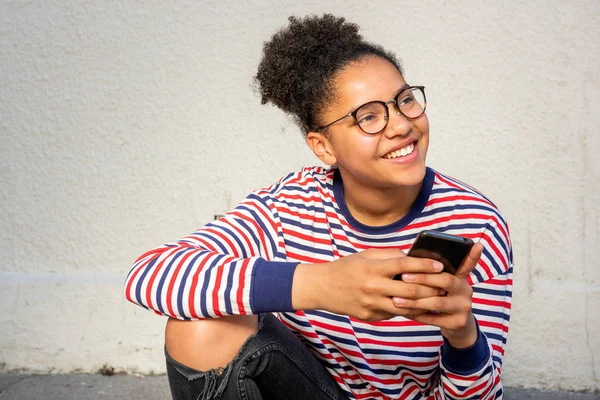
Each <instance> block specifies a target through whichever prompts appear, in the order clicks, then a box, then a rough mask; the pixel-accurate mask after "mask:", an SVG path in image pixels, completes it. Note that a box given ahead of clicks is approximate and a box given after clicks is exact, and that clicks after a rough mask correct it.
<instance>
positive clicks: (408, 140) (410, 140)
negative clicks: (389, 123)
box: [380, 138, 419, 161]
mask: <svg viewBox="0 0 600 400" xmlns="http://www.w3.org/2000/svg"><path fill="white" fill-rule="evenodd" d="M411 143H413V144H414V145H415V149H414V150H413V152H412V153H410V154H409V155H407V156H405V157H398V158H390V159H387V158H383V156H385V155H386V154H389V153H391V152H393V151H396V150H400V149H401V148H403V147H406V146H408V145H409V144H411ZM418 143H419V140H418V139H415V138H412V139H407V140H405V141H404V142H402V143H400V144H398V145H396V146H394V147H392V148H391V149H388V150H387V151H386V152H385V153H383V154H382V155H381V157H380V158H382V159H384V160H386V161H397V160H399V159H404V158H411V156H412V155H413V154H414V153H415V152H416V151H417V150H418V149H419V147H418V146H417V145H418Z"/></svg>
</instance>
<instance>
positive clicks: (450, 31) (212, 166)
mask: <svg viewBox="0 0 600 400" xmlns="http://www.w3.org/2000/svg"><path fill="white" fill-rule="evenodd" d="M66 3H69V4H66ZM125 3H126V4H123V2H120V1H105V0H94V1H85V2H84V1H81V2H63V1H59V0H54V1H41V0H37V1H25V0H23V1H17V0H14V1H8V0H4V1H0V82H1V89H0V134H1V135H2V136H1V138H2V142H1V143H2V147H1V151H2V152H1V161H0V165H1V174H2V175H1V176H2V181H1V183H2V186H1V192H0V196H1V197H0V199H1V203H0V207H1V219H0V260H1V261H0V304H1V305H2V313H1V314H0V365H1V366H2V367H3V368H5V369H23V370H28V371H53V372H59V371H73V370H82V371H95V370H96V369H98V368H99V367H100V366H101V365H102V364H105V363H106V364H109V365H112V366H114V367H117V368H123V369H127V370H130V371H140V372H144V373H148V372H150V371H154V372H162V371H164V367H163V359H162V354H161V353H162V329H163V326H164V322H165V320H164V319H163V318H161V317H157V316H155V315H153V314H151V313H149V312H146V311H144V310H142V309H140V308H138V307H135V306H133V305H130V304H127V303H126V302H125V300H124V296H123V295H122V292H123V289H122V283H123V280H124V277H125V274H126V273H127V272H128V269H129V267H130V265H131V263H132V261H133V260H134V259H135V258H136V257H137V256H138V255H139V254H141V253H142V252H144V251H146V250H148V249H150V248H151V247H154V246H156V245H159V244H161V243H164V242H166V241H170V240H173V239H177V238H179V237H180V236H182V235H184V234H187V233H189V232H191V231H192V230H194V229H195V228H197V227H199V226H200V225H202V224H203V223H205V222H207V221H209V220H210V219H211V218H212V215H213V214H215V213H221V212H223V211H226V210H228V209H229V208H231V207H232V206H234V205H235V204H236V203H237V201H239V200H240V199H242V198H243V197H244V196H245V195H246V194H247V193H248V192H250V191H251V190H253V189H256V188H258V187H261V186H263V185H267V184H270V183H272V182H273V181H274V180H275V179H277V178H278V177H280V176H281V175H283V174H285V173H287V172H290V171H292V170H295V169H297V168H298V167H300V166H302V165H305V164H312V163H315V162H316V158H314V156H313V155H312V154H311V153H310V152H309V150H308V148H307V147H306V146H305V144H304V143H303V142H302V140H301V136H300V134H299V133H298V132H297V130H296V128H295V127H294V126H293V125H292V124H291V122H290V121H289V120H288V119H287V118H286V117H284V116H283V115H282V114H281V113H280V112H279V111H278V110H276V109H274V108H270V107H264V106H261V105H260V101H259V99H258V97H257V96H256V95H254V93H253V92H252V89H251V80H252V76H253V74H254V73H255V69H256V66H257V64H258V60H259V57H260V52H261V46H262V42H263V41H265V40H267V39H268V38H269V36H270V35H271V34H272V33H273V32H274V30H275V29H276V28H278V27H279V26H281V25H283V24H285V22H286V17H287V16H288V15H290V14H299V15H304V14H306V13H322V12H333V13H335V14H339V15H345V16H347V17H348V18H349V19H350V20H352V21H357V22H359V23H360V24H361V26H362V28H363V30H362V32H363V34H364V35H365V36H366V37H367V38H369V39H371V40H373V41H375V42H378V43H382V44H384V45H385V46H386V47H388V48H389V49H391V50H393V51H396V52H397V53H398V55H399V56H400V57H401V58H402V59H403V60H404V66H405V70H406V77H407V79H408V80H409V82H411V83H414V84H424V85H426V86H427V93H428V98H429V116H430V119H431V123H432V129H431V136H432V137H431V146H430V155H429V164H430V165H431V166H433V167H435V168H437V169H439V170H440V171H443V172H446V173H449V174H451V175H454V176H456V177H458V178H460V179H462V180H465V181H467V182H469V183H471V184H473V185H474V186H476V187H478V188H479V189H480V190H482V191H483V192H484V193H486V194H487V195H488V196H490V197H491V198H492V199H493V200H494V201H495V202H496V203H497V204H498V205H499V207H500V208H501V210H502V211H503V212H504V214H505V215H506V216H507V218H508V221H509V224H510V227H511V232H512V237H513V241H514V249H515V260H516V266H515V292H514V309H513V311H514V312H513V318H512V323H511V332H510V334H509V345H508V349H507V354H506V358H505V364H504V369H503V373H504V376H505V382H506V383H507V384H508V385H524V386H531V387H540V386H544V387H549V388H558V387H560V388H567V389H600V312H599V311H598V309H599V308H600V262H599V261H598V249H599V248H600V233H599V231H600V182H599V174H600V168H599V167H600V165H599V158H600V157H599V156H598V154H599V153H600V141H599V135H600V132H599V130H598V127H599V126H600V111H599V110H600V74H599V67H598V66H599V65H600V51H599V49H600V18H599V16H600V2H598V1H545V2H529V1H511V2H510V3H504V2H497V1H485V2H480V1H470V2H456V1H445V2H439V1H434V0H430V1H422V2H409V1H402V2H401V1H395V2H394V1H387V2H365V1H340V2H331V1H330V2H322V1H317V0H315V1H299V0H285V1H275V0H273V1H271V2H270V3H269V2H267V1H250V2H238V1H236V2H234V1H214V0H211V1H187V2H183V1H178V2H170V1H160V0H153V1H145V2H134V1H129V2H125ZM142 3H143V4H142ZM534 3H537V4H534Z"/></svg>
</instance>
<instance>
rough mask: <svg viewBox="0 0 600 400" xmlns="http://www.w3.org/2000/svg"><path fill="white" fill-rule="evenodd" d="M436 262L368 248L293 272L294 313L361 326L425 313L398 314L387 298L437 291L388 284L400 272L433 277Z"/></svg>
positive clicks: (407, 311)
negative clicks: (326, 314) (338, 317)
mask: <svg viewBox="0 0 600 400" xmlns="http://www.w3.org/2000/svg"><path fill="white" fill-rule="evenodd" d="M442 269H443V265H442V264H441V263H439V262H437V261H434V260H429V259H424V258H414V257H407V256H406V254H404V253H403V252H402V251H401V250H399V249H369V250H366V251H362V252H359V253H355V254H352V255H350V256H348V257H343V258H340V259H339V260H336V261H333V262H330V263H325V264H301V265H298V266H297V267H296V272H295V274H294V282H293V286H292V306H293V307H294V309H295V310H315V309H321V310H327V311H330V312H334V313H337V314H342V315H349V316H352V317H355V318H357V319H361V320H365V321H380V320H385V319H389V318H392V317H395V316H397V315H402V316H415V315H418V314H422V313H424V312H425V311H424V310H419V309H416V308H411V309H399V308H397V307H395V306H394V304H393V303H392V301H391V297H393V296H397V297H402V298H406V299H424V298H431V297H432V296H438V295H440V294H441V289H439V288H435V287H430V286H426V285H420V284H415V283H407V282H402V281H395V280H392V279H391V277H392V276H394V275H396V274H399V273H402V274H404V273H422V274H432V273H438V272H440V271H441V270H442Z"/></svg>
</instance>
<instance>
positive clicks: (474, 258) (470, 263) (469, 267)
mask: <svg viewBox="0 0 600 400" xmlns="http://www.w3.org/2000/svg"><path fill="white" fill-rule="evenodd" d="M482 251H483V245H482V244H481V243H475V244H474V245H473V247H471V251H470V252H469V254H468V255H467V258H465V261H463V263H462V265H461V266H460V268H459V269H458V271H456V276H458V277H459V278H462V279H465V278H467V277H468V276H469V274H470V273H471V272H472V271H473V270H474V269H475V267H476V266H477V263H478V262H479V258H481V253H482Z"/></svg>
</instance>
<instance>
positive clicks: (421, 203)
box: [333, 167, 435, 235]
mask: <svg viewBox="0 0 600 400" xmlns="http://www.w3.org/2000/svg"><path fill="white" fill-rule="evenodd" d="M434 178H435V172H434V171H433V170H432V169H431V168H429V167H427V168H426V169H425V178H424V179H423V186H422V187H421V191H420V192H419V195H418V196H417V200H416V201H415V202H414V204H413V205H412V207H411V208H410V211H409V212H408V213H407V214H406V215H405V216H403V217H402V218H400V219H399V220H398V221H396V222H392V223H391V224H389V225H384V226H370V225H365V224H363V223H361V222H359V221H357V220H356V219H355V218H354V217H353V216H352V214H350V210H348V206H347V205H346V199H345V198H344V186H343V183H342V176H341V174H340V171H339V169H336V170H335V172H334V175H333V195H334V196H335V201H336V203H337V206H338V207H339V209H340V212H341V213H342V215H343V216H344V217H345V218H346V221H348V223H349V224H350V226H352V227H353V228H354V229H356V230H358V231H360V232H363V233H368V234H379V235H380V234H385V233H392V232H397V231H399V230H400V229H402V228H404V227H405V226H407V225H408V224H410V223H411V222H412V221H414V220H415V219H416V218H418V217H419V216H420V215H421V212H423V209H424V208H425V205H426V204H427V200H428V199H429V196H430V194H431V189H432V188H433V181H434Z"/></svg>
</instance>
